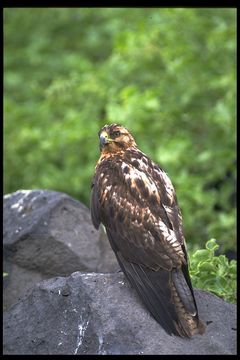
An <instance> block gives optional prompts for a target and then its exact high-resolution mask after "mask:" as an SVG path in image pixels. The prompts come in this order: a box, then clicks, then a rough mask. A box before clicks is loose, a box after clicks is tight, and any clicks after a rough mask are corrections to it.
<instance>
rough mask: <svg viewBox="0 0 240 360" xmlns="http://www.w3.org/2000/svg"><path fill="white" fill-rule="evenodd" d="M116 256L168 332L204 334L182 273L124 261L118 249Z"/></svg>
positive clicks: (183, 334)
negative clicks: (152, 268) (149, 267)
mask: <svg viewBox="0 0 240 360" xmlns="http://www.w3.org/2000/svg"><path fill="white" fill-rule="evenodd" d="M116 255H117V258H118V261H119V264H120V266H121V268H122V270H123V272H124V273H125V275H126V277H127V278H128V280H129V282H130V283H131V284H132V286H133V287H134V288H135V289H136V291H137V292H138V294H139V296H140V298H141V299H142V301H143V303H144V304H145V306H146V307H147V309H148V310H149V311H150V313H151V314H152V316H153V317H154V318H155V319H156V320H157V322H158V323H159V324H160V325H161V326H162V327H163V328H164V329H165V331H166V332H167V333H168V334H170V335H172V334H174V335H178V336H182V337H191V336H193V335H195V334H198V333H200V334H201V333H204V329H205V327H204V325H203V323H202V322H200V321H199V319H198V315H197V308H196V306H195V300H194V297H193V295H192V292H191V291H190V290H188V289H187V286H188V285H187V284H186V282H185V284H184V280H183V279H182V277H183V275H182V274H180V275H179V274H176V273H174V272H173V274H174V275H172V272H170V271H167V270H164V269H159V270H158V271H154V270H151V269H148V268H146V267H145V266H142V265H139V264H134V263H131V262H128V261H126V260H125V259H124V258H123V256H122V255H121V253H119V252H117V254H116ZM172 278H174V280H172ZM178 279H179V283H178ZM175 283H176V284H177V286H175ZM188 297H189V299H188ZM182 299H183V300H182Z"/></svg>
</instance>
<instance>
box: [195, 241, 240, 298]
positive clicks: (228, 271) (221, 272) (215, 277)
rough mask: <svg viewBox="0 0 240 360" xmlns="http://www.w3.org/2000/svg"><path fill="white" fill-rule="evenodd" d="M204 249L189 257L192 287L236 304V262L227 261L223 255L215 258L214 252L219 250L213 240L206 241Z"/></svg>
mask: <svg viewBox="0 0 240 360" xmlns="http://www.w3.org/2000/svg"><path fill="white" fill-rule="evenodd" d="M205 247H206V248H205V249H201V250H197V251H196V252H194V253H193V254H191V255H190V276H191V279H192V283H193V286H195V287H197V288H201V289H204V290H207V291H210V292H212V293H214V294H216V295H217V296H219V297H222V298H223V299H224V300H226V301H228V302H232V303H236V296H237V262H236V260H231V261H229V260H228V259H227V258H226V256H225V255H219V256H215V255H214V252H215V250H217V249H218V248H219V245H218V244H216V240H215V239H211V240H209V241H207V243H206V246H205Z"/></svg>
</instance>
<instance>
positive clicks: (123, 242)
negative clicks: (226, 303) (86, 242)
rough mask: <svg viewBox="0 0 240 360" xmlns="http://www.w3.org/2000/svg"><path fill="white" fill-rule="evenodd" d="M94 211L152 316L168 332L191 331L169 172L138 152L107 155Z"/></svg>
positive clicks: (192, 308) (189, 293)
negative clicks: (180, 318) (108, 156)
mask: <svg viewBox="0 0 240 360" xmlns="http://www.w3.org/2000/svg"><path fill="white" fill-rule="evenodd" d="M91 214H92V220H93V223H94V225H95V227H98V226H99V224H100V222H102V223H103V224H104V225H105V227H106V231H107V234H108V238H109V241H110V243H111V246H112V248H113V250H114V252H115V254H116V257H117V259H118V261H119V264H120V266H121V268H122V270H123V271H124V273H125V274H126V276H127V278H128V279H129V281H130V282H131V283H132V285H133V286H134V287H135V288H136V290H137V291H138V293H139V295H140V296H141V298H142V299H143V301H144V302H145V304H146V306H147V307H148V309H149V310H150V311H151V313H152V314H153V316H154V317H155V318H156V319H157V320H158V321H159V322H160V323H161V324H162V325H163V327H164V328H165V329H166V330H167V331H168V332H170V333H178V334H181V335H185V336H191V331H193V330H194V329H195V328H196V327H197V324H196V321H192V316H193V317H196V320H197V319H198V318H197V309H196V303H195V299H194V295H193V290H192V286H191V281H190V278H189V274H188V269H187V255H186V248H185V244H184V237H183V231H182V220H181V213H180V210H179V208H178V205H177V200H176V195H175V191H174V189H173V186H172V184H171V181H170V180H169V178H168V177H167V175H166V174H165V173H164V172H163V171H162V170H161V169H160V168H159V167H158V166H157V165H155V164H154V163H153V162H151V160H150V159H148V158H147V157H146V156H145V155H144V154H142V153H141V152H140V151H136V150H132V151H129V150H128V151H126V153H125V154H124V155H123V156H122V157H115V158H114V160H112V159H111V158H109V159H105V160H104V159H103V160H102V161H101V162H100V163H99V164H98V166H97V168H96V173H95V177H94V182H93V190H92V198H91ZM179 313H181V314H180V315H179ZM179 316H180V317H182V318H184V319H183V321H180V322H179ZM190 323H191V324H190ZM189 324H190V325H189ZM189 327H192V328H194V329H193V330H192V329H191V331H190V330H189Z"/></svg>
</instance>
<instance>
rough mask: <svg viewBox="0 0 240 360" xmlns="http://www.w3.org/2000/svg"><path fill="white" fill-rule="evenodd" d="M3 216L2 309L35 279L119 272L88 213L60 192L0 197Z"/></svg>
mask: <svg viewBox="0 0 240 360" xmlns="http://www.w3.org/2000/svg"><path fill="white" fill-rule="evenodd" d="M3 215H4V218H3V234H4V241H3V251H4V260H5V261H4V271H5V272H7V273H8V276H7V277H6V278H4V308H5V309H6V308H8V307H9V306H10V305H12V304H13V303H14V302H15V301H16V300H17V299H18V298H19V297H20V296H21V295H22V294H23V292H24V290H25V289H26V288H28V287H30V286H32V285H33V284H34V283H35V282H36V281H39V280H43V279H46V278H49V277H52V276H65V275H70V274H71V273H72V272H74V271H88V272H89V271H94V272H112V271H116V270H117V269H118V268H119V267H118V264H117V260H116V258H115V255H114V253H113V251H112V249H111V247H110V245H109V242H108V239H107V237H106V235H105V233H104V232H103V230H102V229H100V230H99V231H96V230H95V228H94V227H93V225H92V221H91V217H90V211H89V209H88V208H87V207H86V206H85V205H83V204H81V203H80V202H79V201H77V200H74V199H73V198H71V197H70V196H68V195H66V194H63V193H59V192H55V191H48V190H32V191H31V190H22V191H17V192H15V193H13V194H9V195H5V196H4V211H3ZM20 275H21V279H20ZM19 281H20V282H19ZM20 283H21V286H20ZM17 290H18V291H17Z"/></svg>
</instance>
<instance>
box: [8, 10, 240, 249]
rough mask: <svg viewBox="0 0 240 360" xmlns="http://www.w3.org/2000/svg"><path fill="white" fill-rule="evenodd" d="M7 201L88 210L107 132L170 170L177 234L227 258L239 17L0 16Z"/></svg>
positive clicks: (126, 13)
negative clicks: (52, 202)
mask: <svg viewBox="0 0 240 360" xmlns="http://www.w3.org/2000/svg"><path fill="white" fill-rule="evenodd" d="M4 46H5V52H4V71H5V76H4V93H5V96H4V193H9V192H13V191H16V190H18V189H21V188H25V189H26V188H27V189H34V188H47V189H53V190H57V191H63V192H66V193H68V194H69V195H71V196H73V197H75V198H77V199H79V200H81V201H83V202H85V203H86V204H87V205H89V197H90V183H91V178H92V175H93V172H94V167H95V162H96V160H97V158H98V156H99V151H98V138H97V132H98V131H99V129H100V128H101V127H102V126H103V125H104V124H105V123H111V122H114V123H120V124H123V125H125V126H127V127H128V128H129V130H131V132H132V133H133V135H134V136H135V138H136V141H137V143H138V145H139V147H140V149H142V150H143V151H144V152H145V153H147V154H148V155H149V156H150V157H151V158H152V159H153V160H155V161H156V162H158V163H159V164H160V166H161V167H162V168H163V169H164V170H165V171H166V172H167V173H168V175H169V176H170V178H171V179H172V182H173V184H174V186H175V188H176V191H177V194H178V201H179V205H180V207H181V209H182V212H183V221H184V229H185V236H186V239H187V243H188V245H189V247H191V244H193V245H194V244H197V245H198V246H204V243H205V242H206V241H207V239H209V238H211V237H214V238H216V239H217V240H218V241H219V243H220V244H221V249H222V251H224V250H225V249H227V248H230V249H235V246H236V241H235V238H236V230H235V217H236V214H235V212H236V210H235V177H236V170H235V160H236V136H235V132H236V121H235V117H236V116H235V112H236V111H235V108H236V89H235V88H236V10H235V9H225V8H224V9H221V8H219V9H210V8H209V9H204V8H195V9H193V8H192V9H190V8H186V9H181V8H169V9H168V8H158V9H151V8H144V9H138V8H132V9H131V8H102V9H101V8H98V9H92V8H91V9H88V8H76V9H73V8H6V9H4Z"/></svg>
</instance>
